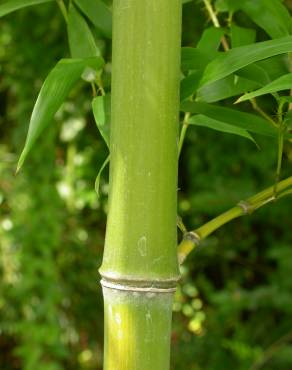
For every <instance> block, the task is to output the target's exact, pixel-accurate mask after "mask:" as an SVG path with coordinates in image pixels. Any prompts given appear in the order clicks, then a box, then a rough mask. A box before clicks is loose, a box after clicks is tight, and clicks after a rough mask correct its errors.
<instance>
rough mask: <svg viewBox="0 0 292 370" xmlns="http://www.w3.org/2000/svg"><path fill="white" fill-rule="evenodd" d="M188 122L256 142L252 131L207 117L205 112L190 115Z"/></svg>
mask: <svg viewBox="0 0 292 370" xmlns="http://www.w3.org/2000/svg"><path fill="white" fill-rule="evenodd" d="M188 123H189V124H191V125H196V126H201V127H208V128H210V129H212V130H215V131H220V132H224V133H228V134H233V135H237V136H241V137H244V138H245V139H248V140H251V141H252V142H253V143H255V140H254V138H253V137H252V136H251V135H250V133H249V132H248V131H247V130H245V129H243V128H240V127H237V126H234V125H231V124H229V123H226V122H223V121H219V120H216V119H213V118H210V117H207V116H205V115H203V114H197V115H195V116H192V117H190V118H189V120H188Z"/></svg>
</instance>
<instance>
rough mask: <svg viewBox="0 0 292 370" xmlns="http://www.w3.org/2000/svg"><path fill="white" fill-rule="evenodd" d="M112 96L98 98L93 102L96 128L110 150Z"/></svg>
mask: <svg viewBox="0 0 292 370" xmlns="http://www.w3.org/2000/svg"><path fill="white" fill-rule="evenodd" d="M110 110H111V96H110V95H105V96H97V97H95V98H94V99H93V101H92V111H93V115H94V119H95V123H96V126H97V128H98V130H99V132H100V134H101V136H102V137H103V139H104V141H105V143H106V145H107V146H108V148H109V146H110V145H109V144H110Z"/></svg>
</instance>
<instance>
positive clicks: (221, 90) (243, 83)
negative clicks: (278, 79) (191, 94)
mask: <svg viewBox="0 0 292 370" xmlns="http://www.w3.org/2000/svg"><path fill="white" fill-rule="evenodd" d="M260 86H261V85H260V84H259V83H258V82H257V81H251V80H248V79H246V78H243V77H238V76H235V75H234V74H232V75H230V76H227V77H225V78H222V79H221V80H219V81H215V82H213V83H210V84H208V85H205V86H203V87H202V88H200V89H199V90H198V92H197V97H196V100H197V101H204V102H207V103H214V102H216V101H220V100H223V99H227V98H230V97H232V96H237V95H240V94H243V93H245V92H246V91H250V90H253V89H256V88H258V87H260Z"/></svg>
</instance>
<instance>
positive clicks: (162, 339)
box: [103, 288, 173, 370]
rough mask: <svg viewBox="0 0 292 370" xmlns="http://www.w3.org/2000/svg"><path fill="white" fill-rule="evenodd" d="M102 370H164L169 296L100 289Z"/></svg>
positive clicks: (169, 327)
mask: <svg viewBox="0 0 292 370" xmlns="http://www.w3.org/2000/svg"><path fill="white" fill-rule="evenodd" d="M103 294H104V301H105V325H106V327H107V329H108V330H107V331H106V333H105V343H104V346H105V350H104V355H105V360H104V369H106V370H167V369H168V368H169V354H170V346H169V338H170V334H171V314H172V300H173V294H167V293H162V294H158V293H147V294H145V293H138V292H123V291H114V290H112V289H108V288H103Z"/></svg>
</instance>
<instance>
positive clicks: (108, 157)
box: [94, 155, 110, 195]
mask: <svg viewBox="0 0 292 370" xmlns="http://www.w3.org/2000/svg"><path fill="white" fill-rule="evenodd" d="M109 162H110V155H108V156H107V157H106V159H105V161H104V162H103V164H102V166H101V167H100V169H99V171H98V174H97V176H96V179H95V184H94V188H95V191H96V193H97V194H98V195H99V185H100V178H101V175H102V173H103V170H104V169H105V168H106V166H107V165H108V164H109Z"/></svg>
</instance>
